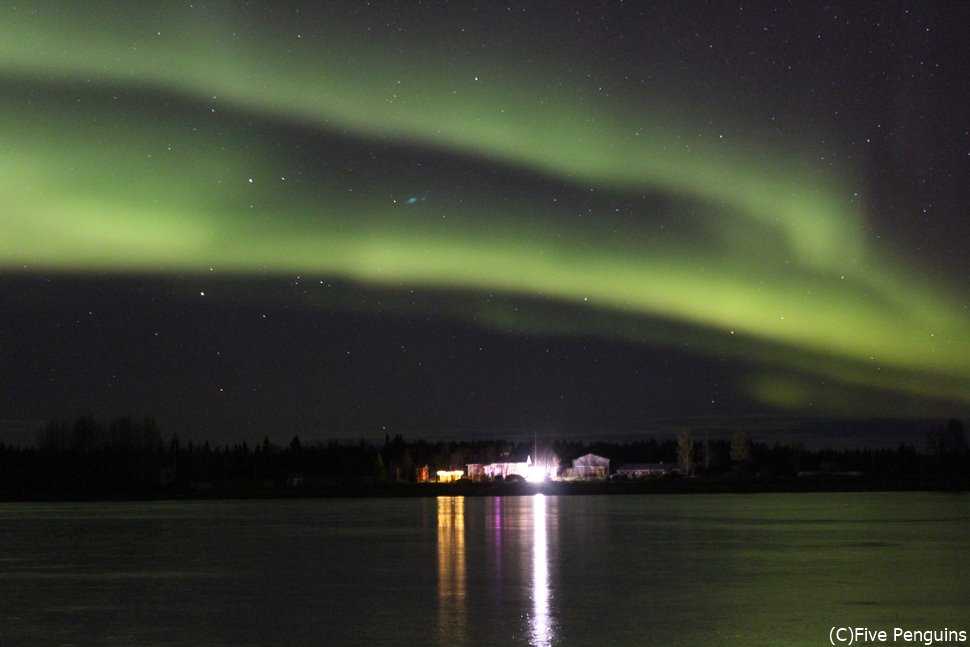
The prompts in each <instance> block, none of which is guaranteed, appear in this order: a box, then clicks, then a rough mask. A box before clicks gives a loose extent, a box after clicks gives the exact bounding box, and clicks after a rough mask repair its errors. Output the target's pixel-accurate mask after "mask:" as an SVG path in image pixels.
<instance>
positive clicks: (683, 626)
mask: <svg viewBox="0 0 970 647" xmlns="http://www.w3.org/2000/svg"><path fill="white" fill-rule="evenodd" d="M968 538H970V497H968V496H966V495H950V494H924V493H903V494H901V493H846V494H831V493H827V494H783V495H782V494H780V495H772V494H754V495H671V496H659V495H657V496H571V497H553V496H541V495H540V496H526V497H504V498H462V497H441V498H437V499H434V498H427V499H364V500H309V501H234V502H215V501H213V502H170V503H71V504H25V503H11V504H0V643H2V644H4V645H6V644H32V645H35V644H50V645H69V644H79V645H129V644H154V645H295V644H299V645H329V644H388V645H390V644H431V645H435V644H438V645H462V644H520V645H554V644H644V645H647V644H667V645H702V644H703V645H778V644H788V645H800V644H804V645H821V644H827V641H828V631H829V628H830V627H831V626H833V625H836V626H843V625H848V626H868V627H875V628H887V629H891V628H892V627H894V626H908V627H911V628H943V627H949V628H958V629H961V628H962V629H970V620H968V619H970V602H968V601H970V561H968V559H967V553H968V548H970V539H968ZM961 623H962V624H963V625H965V626H961Z"/></svg>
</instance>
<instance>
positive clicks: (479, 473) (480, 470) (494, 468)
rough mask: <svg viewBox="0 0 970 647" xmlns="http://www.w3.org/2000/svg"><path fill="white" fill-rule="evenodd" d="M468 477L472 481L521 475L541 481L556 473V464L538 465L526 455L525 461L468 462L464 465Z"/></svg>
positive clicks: (499, 479) (493, 479)
mask: <svg viewBox="0 0 970 647" xmlns="http://www.w3.org/2000/svg"><path fill="white" fill-rule="evenodd" d="M465 467H466V468H467V470H468V478H470V479H471V480H473V481H489V480H492V481H504V480H505V479H507V478H509V477H510V476H521V477H522V478H524V479H525V480H527V481H543V480H545V479H549V478H553V477H555V475H556V466H555V465H548V466H545V467H543V466H540V465H536V464H535V463H533V462H532V457H531V456H527V457H526V459H525V461H519V462H515V463H513V462H506V463H488V464H482V463H469V464H468V465H466V466H465Z"/></svg>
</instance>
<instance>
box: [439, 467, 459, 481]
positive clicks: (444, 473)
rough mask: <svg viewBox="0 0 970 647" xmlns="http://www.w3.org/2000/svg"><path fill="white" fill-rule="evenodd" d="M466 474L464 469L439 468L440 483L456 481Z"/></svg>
mask: <svg viewBox="0 0 970 647" xmlns="http://www.w3.org/2000/svg"><path fill="white" fill-rule="evenodd" d="M464 475H465V472H464V470H438V472H437V476H438V483H454V482H455V481H458V480H461V477H463V476H464Z"/></svg>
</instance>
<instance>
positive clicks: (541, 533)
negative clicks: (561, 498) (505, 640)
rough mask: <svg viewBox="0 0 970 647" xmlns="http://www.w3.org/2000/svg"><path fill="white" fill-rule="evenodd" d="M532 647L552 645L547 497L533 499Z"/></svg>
mask: <svg viewBox="0 0 970 647" xmlns="http://www.w3.org/2000/svg"><path fill="white" fill-rule="evenodd" d="M529 630H530V634H531V635H530V638H531V639H530V640H529V644H531V645H543V646H544V645H551V644H552V640H553V630H552V622H551V621H550V618H549V553H548V539H547V537H546V497H545V496H544V495H542V494H536V495H535V496H534V497H532V617H531V618H530V619H529Z"/></svg>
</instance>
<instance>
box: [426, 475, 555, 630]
mask: <svg viewBox="0 0 970 647" xmlns="http://www.w3.org/2000/svg"><path fill="white" fill-rule="evenodd" d="M480 503H484V502H481V501H480ZM476 511H477V512H478V514H475V513H476ZM483 512H484V518H482V513H483ZM554 515H555V499H554V498H552V499H550V498H547V497H545V496H543V495H542V494H537V495H535V496H533V497H528V498H526V497H521V498H519V497H515V498H495V499H492V500H490V501H488V502H487V503H484V505H482V506H476V505H472V506H471V509H470V510H469V511H468V514H466V510H465V500H464V498H463V497H439V498H438V500H437V526H438V638H439V641H440V644H467V643H468V642H469V640H471V643H474V640H473V639H474V637H475V636H474V634H473V635H471V636H470V635H469V630H468V615H469V613H473V614H474V613H475V612H476V607H475V605H476V603H475V602H474V600H475V599H477V598H476V597H475V596H476V595H479V596H481V595H483V594H486V593H487V592H486V591H484V590H482V591H468V590H467V585H466V570H467V566H466V564H467V563H468V560H469V559H471V560H472V567H473V568H478V567H480V566H485V567H486V570H487V571H488V572H491V573H492V574H493V578H494V579H493V580H492V582H491V587H492V588H493V590H492V595H493V596H494V598H493V599H494V600H496V601H498V604H499V606H500V607H502V606H504V605H505V604H506V603H509V604H513V605H514V604H516V602H515V601H516V600H518V601H520V602H519V603H520V604H521V603H524V604H525V605H528V606H524V605H523V606H520V607H519V608H520V609H521V615H520V616H519V620H520V621H522V623H523V624H522V625H521V626H520V627H521V633H518V639H520V640H522V641H523V642H525V641H527V642H528V644H530V645H535V646H536V647H544V646H548V645H551V644H553V643H554V642H555V640H556V635H555V622H554V619H553V618H554V613H553V612H552V610H551V609H550V605H551V601H552V599H553V591H552V585H551V581H550V546H549V542H550V537H549V527H550V525H551V524H554V523H555V519H553V518H551V517H553V516H554ZM466 522H468V523H470V524H471V525H470V526H469V528H468V529H469V532H471V533H472V536H470V537H466V535H465V530H466V525H467V523H466ZM482 522H484V527H483V528H481V529H479V528H478V527H477V525H478V523H482ZM476 532H483V533H489V535H490V537H491V540H490V541H489V542H486V543H487V544H490V545H488V546H487V547H486V546H485V545H483V544H481V543H479V542H476V540H475V533H476ZM469 542H470V543H469ZM476 545H477V546H479V547H480V548H481V549H482V552H481V553H477V552H476V551H475V546H476ZM469 551H471V552H472V554H473V555H480V558H484V561H485V564H481V565H476V563H475V557H469V555H468V552H469ZM504 557H512V559H504ZM470 598H471V599H472V601H471V602H470V601H469V599H470ZM469 606H471V607H472V609H471V610H469ZM507 620H508V618H506V619H504V620H503V619H502V618H501V617H496V618H495V620H494V621H495V622H496V624H498V625H502V624H504V622H506V621H507Z"/></svg>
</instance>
